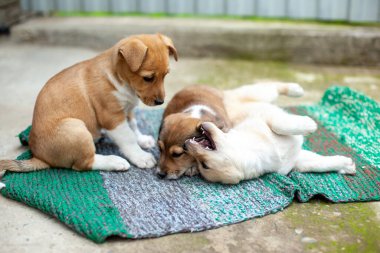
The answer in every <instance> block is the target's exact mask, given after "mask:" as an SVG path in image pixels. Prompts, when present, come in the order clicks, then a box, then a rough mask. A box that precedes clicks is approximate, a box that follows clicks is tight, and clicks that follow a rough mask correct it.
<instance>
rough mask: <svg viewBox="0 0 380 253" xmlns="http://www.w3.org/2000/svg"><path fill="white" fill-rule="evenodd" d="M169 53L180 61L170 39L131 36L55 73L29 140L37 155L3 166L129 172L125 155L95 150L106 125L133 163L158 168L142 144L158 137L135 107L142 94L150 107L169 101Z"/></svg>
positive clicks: (40, 99) (151, 143) (39, 105)
mask: <svg viewBox="0 0 380 253" xmlns="http://www.w3.org/2000/svg"><path fill="white" fill-rule="evenodd" d="M169 55H173V56H174V58H175V59H176V60H177V52H176V49H175V47H174V45H173V43H172V41H171V39H170V38H168V37H166V36H163V35H160V34H156V35H137V36H131V37H128V38H126V39H123V40H121V41H119V42H118V43H117V44H116V45H115V46H113V47H112V48H110V49H108V50H106V51H104V52H103V53H101V54H100V55H98V56H96V57H94V58H92V59H90V60H86V61H83V62H80V63H78V64H75V65H74V66H71V67H69V68H67V69H65V70H63V71H62V72H60V73H58V74H57V75H55V76H54V77H52V78H51V79H50V80H49V81H48V82H47V83H46V85H45V86H44V88H43V89H42V90H41V92H40V94H39V95H38V98H37V101H36V105H35V108H34V115H33V123H32V130H31V133H30V141H29V145H30V149H31V151H32V153H33V158H32V159H30V160H25V161H12V160H3V161H0V170H10V171H32V170H39V169H44V168H48V167H65V168H73V169H75V170H80V171H83V170H91V169H92V170H127V169H128V168H129V167H130V164H129V163H128V162H127V161H126V160H125V159H123V158H121V157H118V156H103V155H97V154H95V145H94V142H93V140H94V138H96V137H98V136H99V133H100V129H104V130H105V131H106V133H107V135H108V136H109V137H110V138H111V139H112V140H113V141H114V142H115V143H116V144H117V145H118V146H119V148H120V150H121V152H122V153H123V154H124V155H125V156H126V157H127V158H128V159H129V161H131V162H132V163H133V164H135V165H137V166H138V167H140V168H151V167H153V166H154V165H155V164H156V161H155V159H154V157H153V156H152V155H151V154H150V153H148V152H145V151H143V150H142V149H141V148H150V147H152V146H154V140H153V138H152V137H151V136H146V135H142V134H141V133H140V132H139V130H138V128H137V126H136V121H135V120H134V118H133V114H132V110H133V108H134V107H135V106H136V105H137V103H138V98H140V99H141V100H142V102H144V103H145V104H146V105H149V106H154V105H160V104H162V103H163V102H164V97H165V90H164V78H165V76H166V74H168V73H169ZM127 116H128V120H126V118H127Z"/></svg>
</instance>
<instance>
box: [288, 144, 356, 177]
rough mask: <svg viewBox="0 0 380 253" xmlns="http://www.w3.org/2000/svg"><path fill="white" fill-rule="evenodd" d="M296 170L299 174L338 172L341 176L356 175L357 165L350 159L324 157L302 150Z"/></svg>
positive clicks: (336, 156) (338, 156)
mask: <svg viewBox="0 0 380 253" xmlns="http://www.w3.org/2000/svg"><path fill="white" fill-rule="evenodd" d="M294 170H295V171H299V172H328V171H337V172H339V173H340V174H355V173H356V168H355V163H354V162H353V161H352V159H351V158H349V157H345V156H340V155H335V156H322V155H318V154H317V153H314V152H311V151H308V150H301V152H300V154H299V155H298V158H297V161H296V165H295V168H294Z"/></svg>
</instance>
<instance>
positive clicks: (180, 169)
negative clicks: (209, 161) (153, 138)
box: [158, 86, 231, 179]
mask: <svg viewBox="0 0 380 253" xmlns="http://www.w3.org/2000/svg"><path fill="white" fill-rule="evenodd" d="M163 119H164V120H163V123H162V125H161V129H160V136H159V140H158V145H159V148H160V151H161V155H160V169H159V172H158V175H159V176H160V177H161V178H165V177H166V178H167V179H177V178H179V177H180V176H182V175H183V174H184V173H185V172H186V173H187V175H189V176H192V175H195V174H197V173H198V171H197V169H196V162H195V160H194V159H193V158H192V157H191V156H189V155H187V153H186V152H185V150H184V146H183V144H184V143H185V141H186V140H187V139H189V138H193V137H197V135H199V133H197V131H196V129H197V126H198V125H199V124H200V123H202V122H205V121H209V122H214V123H215V125H217V126H218V127H219V128H220V129H222V130H223V131H227V130H228V129H229V128H230V127H231V123H230V121H229V119H228V116H227V112H226V110H225V107H224V104H223V92H222V91H220V90H217V89H215V88H211V87H206V86H190V87H187V88H185V89H183V90H181V91H180V92H178V93H177V94H176V95H175V96H174V97H173V99H172V100H171V101H170V102H169V104H168V106H167V107H166V110H165V112H164V116H163Z"/></svg>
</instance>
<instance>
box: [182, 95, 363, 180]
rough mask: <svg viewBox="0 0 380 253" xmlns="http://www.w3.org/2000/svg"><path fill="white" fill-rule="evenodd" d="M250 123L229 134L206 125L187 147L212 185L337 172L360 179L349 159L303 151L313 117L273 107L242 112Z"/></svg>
mask: <svg viewBox="0 0 380 253" xmlns="http://www.w3.org/2000/svg"><path fill="white" fill-rule="evenodd" d="M241 110H242V111H245V114H246V117H245V119H244V120H243V121H242V122H241V123H239V124H237V125H236V126H234V127H233V128H232V129H231V130H230V131H229V132H227V133H224V132H222V131H221V130H220V129H219V128H218V127H216V126H215V124H213V123H211V122H205V123H202V124H201V126H200V127H199V132H200V134H201V135H202V136H203V141H199V139H201V138H198V139H196V138H193V139H189V140H187V141H186V142H185V147H186V149H187V152H188V154H189V155H191V156H192V157H194V158H195V160H196V161H197V164H198V169H199V171H200V173H201V174H202V176H203V177H204V178H205V179H207V180H209V181H211V182H221V183H226V184H236V183H239V182H240V181H241V180H247V179H252V178H257V177H259V176H261V175H263V174H266V173H272V172H277V173H280V174H283V175H286V174H288V173H289V172H290V171H292V170H295V171H299V172H327V171H336V172H339V173H342V174H355V172H356V169H355V163H354V162H353V161H352V159H351V158H348V157H344V156H339V155H336V156H322V155H318V154H316V153H314V152H311V151H308V150H303V149H302V144H303V136H304V135H307V134H310V133H312V132H314V131H315V130H316V129H317V124H316V123H315V122H314V121H313V120H312V119H311V118H310V117H308V116H298V115H292V114H289V113H287V112H285V111H283V110H282V109H280V108H279V107H277V106H275V105H272V104H269V103H262V102H260V103H259V102H256V103H250V104H247V105H246V106H245V107H242V108H241Z"/></svg>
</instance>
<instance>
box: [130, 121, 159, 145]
mask: <svg viewBox="0 0 380 253" xmlns="http://www.w3.org/2000/svg"><path fill="white" fill-rule="evenodd" d="M129 126H130V127H131V129H132V130H133V132H134V133H135V134H136V136H137V143H138V144H139V145H140V147H142V148H145V149H149V148H153V147H154V146H155V145H156V141H155V140H154V138H153V136H150V135H145V134H142V133H141V132H140V130H139V128H138V127H137V121H136V119H134V118H133V119H131V120H130V121H129Z"/></svg>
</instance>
